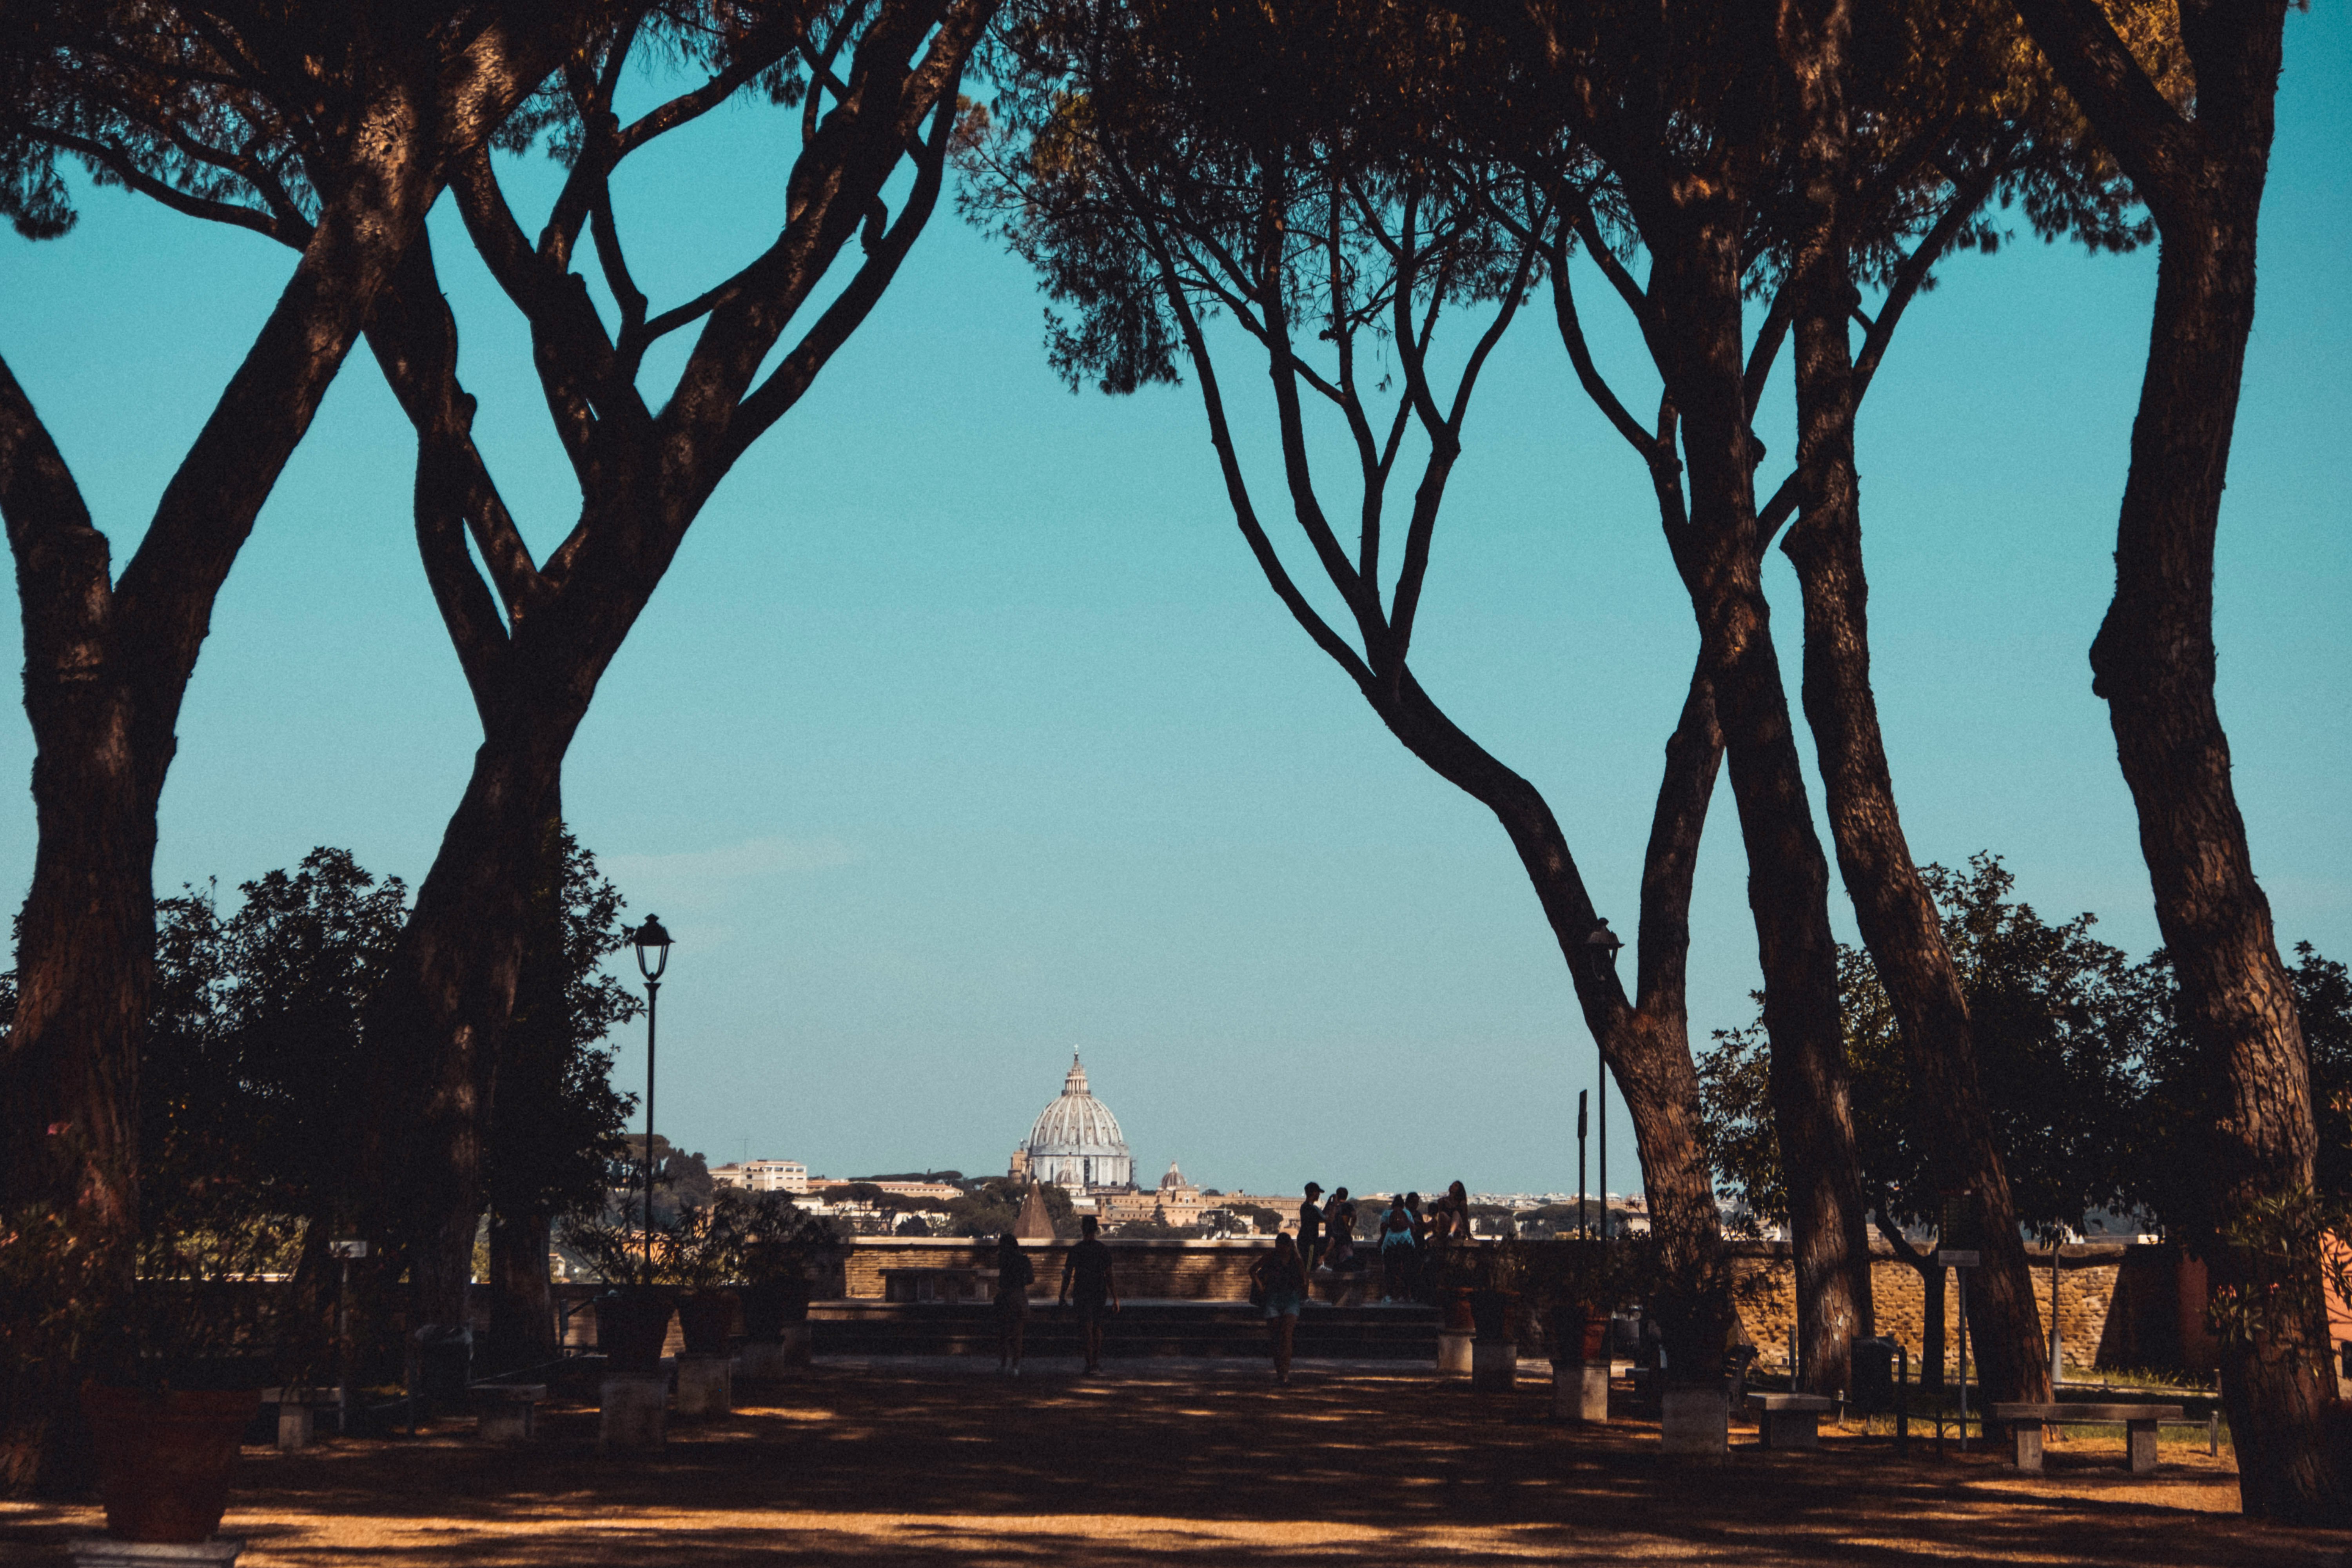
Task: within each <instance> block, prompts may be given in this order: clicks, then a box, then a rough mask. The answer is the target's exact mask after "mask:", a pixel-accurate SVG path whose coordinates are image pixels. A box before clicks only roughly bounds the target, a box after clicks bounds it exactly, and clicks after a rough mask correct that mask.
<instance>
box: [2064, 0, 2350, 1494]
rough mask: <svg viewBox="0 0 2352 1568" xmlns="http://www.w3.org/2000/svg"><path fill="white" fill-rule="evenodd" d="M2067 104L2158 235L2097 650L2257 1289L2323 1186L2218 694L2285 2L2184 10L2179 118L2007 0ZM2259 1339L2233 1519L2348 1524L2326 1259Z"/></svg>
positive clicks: (2234, 1282)
mask: <svg viewBox="0 0 2352 1568" xmlns="http://www.w3.org/2000/svg"><path fill="white" fill-rule="evenodd" d="M2018 11H2019V13H2020V15H2021V16H2023V18H2024V20H2025V23H2026V26H2027V27H2028V28H2029V29H2030V30H2031V31H2032V35H2033V38H2034V41H2035V43H2037V44H2038V45H2040V46H2041V47H2042V50H2043V52H2044V53H2045V54H2046V55H2047V56H2048V58H2049V60H2050V63H2051V66H2052V68H2053V69H2054V70H2055V71H2056V72H2057V73H2058V76H2059V78H2060V79H2061V80H2062V81H2063V82H2064V83H2065V85H2066V88H2067V90H2068V91H2069V92H2070V93H2071V94H2072V95H2073V97H2074V99H2075V100H2076V101H2077V102H2078V103H2079V104H2080V105H2081V106H2082V107H2083V110H2084V113H2085V115H2086V116H2087V117H2088V118H2089V120H2090V121H2091V123H2092V124H2093V126H2094V127H2095V129H2096V130H2097V131H2098V132H2099V134H2100V137H2101V138H2102V140H2104V141H2105V142H2106V143H2107V144H2108V146H2109V148H2110V149H2111V150H2112V151H2113V152H2114V153H2115V154H2116V160H2117V161H2118V163H2121V164H2122V166H2123V168H2124V171H2125V173H2126V174H2128V175H2130V177H2131V180H2132V183H2133V184H2134V186H2135V187H2136V188H2137V190H2138V192H2139V194H2140V195H2141V197H2142V198H2143V199H2144V200H2146V201H2147V205H2148V211H2149V212H2150V214H2151V215H2152V216H2154V217H2155V219H2156V222H2157V226H2158V230H2159V231H2160V233H2161V236H2162V241H2161V246H2160V248H2159V251H2158V260H2157V278H2156V307H2155V312H2154V319H2153V321H2152V322H2151V330H2150V332H2149V338H2148V354H2147V373H2146V375H2145V377H2144V379H2143V380H2142V382H2141V384H2140V397H2139V412H2138V416H2137V418H2135V419H2134V421H2133V423H2132V436H2131V469H2130V473H2129V476H2128V477H2127V478H2126V480H2125V483H2124V498H2123V506H2122V510H2121V513H2120V515H2119V517H2118V520H2117V523H2116V595H2115V599H2114V601H2113V602H2112V603H2111V604H2110V605H2108V608H2107V615H2106V618H2105V622H2104V623H2103V624H2102V625H2101V626H2100V627H2099V635H2098V637H2096V638H2095V640H2094V641H2093V643H2092V645H2091V668H2092V672H2093V676H2094V680H2093V684H2092V689H2093V690H2094V691H2095V692H2096V693H2097V694H2098V695H2099V696H2101V697H2103V698H2105V700H2106V702H2107V714H2108V720H2109V722H2110V724H2111V725H2112V727H2113V729H2114V731H2115V736H2116V757H2117V760H2118V761H2119V762H2120V763H2121V764H2122V769H2123V775H2124V782H2125V784H2126V785H2128V786H2129V788H2130V790H2131V793H2132V802H2133V805H2135V806H2136V807H2137V811H2138V816H2139V836H2140V852H2141V855H2142V857H2143V858H2145V859H2146V860H2147V869H2148V879H2149V882H2150V883H2151V885H2152V888H2153V890H2154V893H2155V902H2156V918H2157V924H2158V929H2160V930H2161V931H2162V932H2163V934H2164V943H2165V948H2166V951H2167V952H2168V953H2169V954H2170V955H2171V959H2172V963H2173V969H2174V973H2175V974H2176V975H2177V976H2178V977H2179V985H2180V1021H2181V1024H2182V1026H2183V1027H2184V1028H2185V1030H2186V1031H2187V1033H2188V1035H2189V1039H2190V1040H2191V1042H2192V1043H2193V1044H2194V1045H2195V1047H2196V1051H2197V1057H2198V1062H2199V1068H2198V1070H2199V1074H2200V1081H2199V1082H2198V1083H2197V1084H2196V1085H2195V1089H2196V1090H2197V1092H2198V1095H2199V1097H2200V1099H2201V1100H2203V1101H2204V1103H2205V1104H2206V1105H2207V1106H2208V1107H2209V1108H2210V1118H2205V1119H2200V1126H2199V1132H2200V1143H2201V1145H2202V1147H2201V1148H2200V1151H2199V1152H2200V1154H2201V1156H2202V1161H2201V1163H2202V1164H2203V1167H2204V1169H2205V1171H2206V1172H2207V1173H2208V1175H2207V1179H2206V1182H2205V1183H2204V1186H2205V1190H2206V1191H2207V1192H2208V1193H2209V1194H2210V1205H2211V1206H2210V1208H2209V1209H2208V1210H2207V1211H2206V1212H2204V1213H2201V1214H2195V1215H2181V1216H2178V1217H2179V1222H2180V1223H2179V1229H2180V1230H2181V1231H2182V1232H2183V1234H2184V1235H2185V1236H2186V1237H2188V1238H2189V1243H2190V1247H2191V1249H2192V1250H2193V1251H2195V1252H2198V1253H2199V1254H2200V1255H2202V1256H2203V1257H2204V1258H2205V1259H2206V1262H2207V1268H2208V1278H2209V1279H2210V1284H2211V1288H2212V1289H2213V1290H2214V1291H2216V1292H2217V1293H2221V1292H2231V1293H2235V1292H2238V1291H2242V1290H2243V1289H2246V1288H2247V1287H2249V1286H2252V1287H2255V1289H2256V1291H2257V1293H2258V1294H2267V1289H2268V1286H2269V1285H2270V1284H2271V1283H2273V1281H2271V1280H2268V1279H2264V1278H2263V1274H2262V1271H2261V1270H2260V1268H2259V1266H2258V1265H2257V1263H2256V1261H2255V1259H2254V1258H2252V1257H2251V1256H2249V1255H2247V1254H2244V1253H2242V1252H2240V1251H2239V1250H2237V1249H2235V1248H2233V1247H2229V1246H2226V1245H2224V1243H2223V1241H2222V1238H2221V1232H2222V1230H2223V1229H2224V1227H2225V1226H2227V1225H2228V1224H2229V1223H2230V1222H2231V1221H2232V1220H2235V1219H2239V1218H2242V1217H2246V1216H2250V1215H2257V1214H2260V1213H2262V1212H2263V1207H2264V1205H2289V1206H2291V1205H2293V1203H2294V1201H2295V1200H2296V1198H2297V1195H2298V1194H2302V1193H2305V1192H2306V1191H2307V1190H2308V1189H2309V1187H2310V1185H2311V1183H2312V1179H2313V1156H2314V1151H2315V1145H2316V1142H2317V1133H2316V1131H2315V1128H2314V1125H2313V1121H2312V1110H2311V1088H2310V1071H2309V1063H2308V1060H2307V1058H2306V1056H2305V1047H2304V1040H2303V1029H2302V1025H2301V1021H2300V1020H2299V1019H2298V1017H2297V1016H2296V1013H2295V1005H2294V990H2293V988H2292V986H2291V984H2290V983H2289V980H2288V977H2287V973H2286V967H2285V965H2284V963H2281V962H2280V959H2279V954H2278V943H2277V939H2276V937H2275V935H2274V933H2273V931H2272V928H2271V913H2270V903H2269V900H2267V899H2265V898H2264V897H2263V890H2262V888H2261V885H2260V884H2259V883H2257V882H2256V881H2255V879H2254V872H2253V861H2252V853H2251V852H2250V850H2249V849H2248V847H2247V845H2246V830H2245V822H2244V819H2243V818H2242V816H2240V814H2239V811H2238V801H2237V795H2236V791H2235V790H2234V788H2233V787H2232V785H2231V779H2230V743H2229V738H2228V736H2227V735H2226V734H2224V733H2223V731H2222V728H2221V710H2220V709H2219V707H2218V706H2217V704H2216V703H2215V700H2214V694H2213V670H2214V647H2213V546H2214V539H2215V536H2216V533H2217V532H2218V531H2219V528H2220V523H2221V492H2222V488H2223V485H2224V483H2225V482H2226V480H2227V478H2228V474H2229V463H2230V443H2231V433H2232V431H2233V428H2234V426H2235V425H2236V422H2237V414H2238V396H2239V391H2240V387H2241V384H2242V379H2243V376H2244V372H2245V353H2246V340H2247V337H2248V335H2249V334H2250V333H2251V332H2252V329H2253V321H2254V262H2255V248H2256V230H2257V220H2258V218H2259V216H2260V213H2261V207H2262V198H2263V184H2264V183H2265V181H2266V180H2267V178H2268V176H2269V172H2270V153H2271V143H2272V139H2273V132H2274V131H2275V115H2276V107H2277V93H2278V77H2279V68H2280V63H2281V58H2282V48H2283V36H2284V30H2285V20H2286V6H2285V4H2284V0H2260V3H2258V4H2250V5H2233V6H2220V5H2199V6H2187V5H2184V6H2183V7H2181V16H2180V23H2181V28H2180V36H2181V43H2182V45H2183V46H2184V47H2185V49H2186V52H2187V55H2188V58H2189V64H2190V66H2191V68H2192V69H2193V72H2194V76H2195V80H2196V89H2195V91H2196V98H2195V102H2196V111H2195V115H2194V118H2193V119H2192V118H2189V117H2188V116H2185V115H2183V114H2181V113H2180V112H2179V110H2175V109H2174V108H2173V107H2172V106H2171V105H2170V104H2168V102H2166V101H2165V100H2163V99H2162V97H2161V96H2160V95H2158V93H2157V91H2156V89H2154V88H2153V87H2152V86H2150V85H2149V84H2148V82H2147V79H2146V77H2145V75H2144V73H2143V72H2142V71H2141V69H2140V68H2139V66H2138V64H2137V61H2136V60H2135V59H2134V58H2132V56H2131V55H2130V53H2129V51H2128V50H2127V49H2126V47H2124V46H2123V45H2122V43H2121V42H2120V40H2118V39H2117V38H2116V35H2115V32H2114V30H2113V27H2112V25H2111V24H2110V23H2109V22H2108V21H2107V19H2106V17H2105V14H2104V13H2102V12H2100V11H2099V10H2098V9H2097V8H2096V7H2095V6H2089V5H2083V4H2081V3H2079V0H2018ZM2298 1268H2299V1271H2300V1272H2301V1273H2302V1274H2303V1278H2302V1279H2300V1280H2297V1281H2294V1282H2292V1283H2294V1284H2296V1285H2299V1286H2300V1287H2301V1289H2299V1290H2297V1289H2289V1290H2286V1291H2284V1292H2282V1293H2281V1296H2280V1297H2279V1298H2275V1299H2289V1298H2294V1297H2297V1296H2306V1297H2307V1299H2308V1300H2309V1301H2310V1302H2311V1303H2312V1306H2311V1309H2310V1310H2308V1311H2307V1312H2303V1311H2278V1310H2273V1311H2272V1312H2271V1313H2270V1314H2268V1315H2269V1316H2270V1317H2271V1318H2272V1320H2273V1321H2271V1322H2270V1323H2269V1324H2268V1325H2267V1331H2266V1332H2264V1333H2263V1334H2262V1335H2261V1336H2260V1337H2259V1339H2258V1340H2256V1341H2254V1342H2235V1343H2225V1344H2224V1345H2223V1347H2222V1350H2221V1393H2222V1398H2223V1401H2224V1403H2225V1404H2226V1405H2228V1407H2229V1412H2230V1427H2231V1431H2232V1432H2233V1433H2235V1434H2237V1439H2238V1445H2239V1447H2238V1462H2239V1476H2240V1483H2239V1490H2240V1495H2241V1497H2242V1500H2243V1502H2244V1507H2245V1510H2246V1511H2247V1512H2248V1513H2251V1514H2257V1515H2261V1516H2263V1517H2267V1518H2273V1519H2280V1520H2291V1521H2311V1522H2326V1523H2340V1522H2342V1521H2343V1520H2344V1518H2345V1516H2346V1513H2347V1507H2352V1500H2347V1483H2346V1479H2345V1478H2344V1477H2342V1476H2340V1475H2339V1474H2337V1472H2336V1468H2335V1467H2334V1465H2333V1464H2332V1463H2331V1461H2330V1458H2329V1455H2328V1453H2327V1450H2326V1442H2325V1434H2324V1433H2323V1431H2322V1428H2321V1426H2320V1416H2321V1412H2322V1411H2323V1410H2324V1409H2325V1408H2326V1406H2327V1405H2329V1404H2330V1403H2331V1402H2332V1401H2333V1398H2334V1394H2335V1384H2334V1380H2333V1379H2332V1378H2331V1377H2330V1376H2329V1375H2328V1372H2327V1367H2326V1344H2327V1325H2326V1315H2325V1310H2324V1308H2322V1307H2321V1306H2319V1305H2318V1303H2319V1301H2320V1292H2319V1290H2318V1289H2317V1285H2318V1279H2317V1276H2318V1271H2319V1258H2318V1255H2317V1250H2316V1248H2315V1247H2311V1248H2309V1249H2307V1251H2306V1252H2305V1255H2304V1256H2303V1257H2301V1258H2299V1259H2298Z"/></svg>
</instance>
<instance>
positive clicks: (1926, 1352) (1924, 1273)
mask: <svg viewBox="0 0 2352 1568" xmlns="http://www.w3.org/2000/svg"><path fill="white" fill-rule="evenodd" d="M1912 1267H1913V1268H1916V1269H1918V1270H1919V1289H1920V1290H1921V1291H1922V1292H1924V1294H1925V1299H1926V1303H1927V1312H1926V1317H1925V1325H1926V1326H1925V1329H1924V1331H1923V1334H1922V1337H1921V1340H1920V1343H1919V1386H1920V1387H1922V1388H1932V1389H1935V1390H1937V1392H1938V1393H1940V1392H1942V1390H1943V1387H1944V1336H1945V1334H1946V1333H1948V1332H1949V1330H1948V1327H1947V1326H1946V1308H1945V1305H1944V1298H1945V1297H1946V1296H1948V1295H1949V1294H1950V1293H1951V1292H1950V1290H1949V1288H1948V1283H1947V1281H1946V1279H1945V1278H1944V1268H1943V1266H1942V1265H1941V1264H1938V1263H1937V1261H1936V1255H1935V1254H1934V1253H1933V1252H1930V1253H1928V1254H1927V1261H1926V1262H1924V1263H1914V1264H1913V1265H1912Z"/></svg>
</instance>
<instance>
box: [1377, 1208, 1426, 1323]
mask: <svg viewBox="0 0 2352 1568" xmlns="http://www.w3.org/2000/svg"><path fill="white" fill-rule="evenodd" d="M1412 1228H1413V1227H1412V1210H1411V1209H1409V1208H1407V1207H1406V1206H1405V1196H1404V1194H1402V1193H1399V1194H1396V1196H1394V1197H1392V1198H1391V1199H1390V1200H1389V1212H1388V1213H1386V1214H1384V1215H1381V1300H1383V1301H1409V1300H1412V1288H1413V1284H1414V1281H1415V1279H1416V1277H1417V1276H1418V1275H1419V1274H1420V1272H1421V1270H1420V1268H1418V1267H1417V1266H1418V1264H1419V1262H1420V1258H1421V1248H1420V1247H1419V1246H1418V1245H1417V1244H1416V1243H1415V1242H1414V1240H1413V1234H1412Z"/></svg>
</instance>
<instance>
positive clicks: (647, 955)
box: [629, 913, 670, 984]
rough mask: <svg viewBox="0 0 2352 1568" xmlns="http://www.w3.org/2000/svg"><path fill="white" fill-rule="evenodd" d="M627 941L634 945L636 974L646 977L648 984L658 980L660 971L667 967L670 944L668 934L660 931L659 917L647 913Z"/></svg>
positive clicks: (660, 974) (660, 975)
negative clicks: (635, 950) (635, 948)
mask: <svg viewBox="0 0 2352 1568" xmlns="http://www.w3.org/2000/svg"><path fill="white" fill-rule="evenodd" d="M629 940H630V941H631V942H635V943H636V947H637V973H640V974H642V975H644V976H645V977H646V984H652V983H654V982H655V981H657V980H659V979H660V978H661V977H662V971H663V970H665V969H667V968H668V967H669V942H670V937H669V932H667V931H664V930H663V929H662V923H661V916H659V915H656V914H652V913H648V914H647V915H646V919H645V923H644V924H643V925H640V926H639V927H637V930H636V934H635V936H633V937H631V938H630V939H629Z"/></svg>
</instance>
